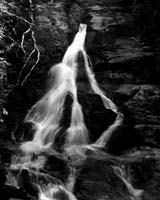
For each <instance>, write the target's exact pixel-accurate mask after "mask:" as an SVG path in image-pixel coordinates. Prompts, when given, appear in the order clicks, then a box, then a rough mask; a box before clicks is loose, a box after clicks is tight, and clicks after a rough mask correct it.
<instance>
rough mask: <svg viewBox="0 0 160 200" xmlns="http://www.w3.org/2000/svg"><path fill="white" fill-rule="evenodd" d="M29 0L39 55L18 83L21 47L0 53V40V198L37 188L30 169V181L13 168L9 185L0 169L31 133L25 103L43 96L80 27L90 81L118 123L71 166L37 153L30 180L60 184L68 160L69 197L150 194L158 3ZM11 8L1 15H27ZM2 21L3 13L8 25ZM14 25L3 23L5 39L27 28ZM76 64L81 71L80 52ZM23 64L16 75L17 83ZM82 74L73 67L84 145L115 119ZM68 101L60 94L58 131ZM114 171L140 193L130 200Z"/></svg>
mask: <svg viewBox="0 0 160 200" xmlns="http://www.w3.org/2000/svg"><path fill="white" fill-rule="evenodd" d="M5 2H10V1H5ZM13 2H14V1H13ZM33 2H34V20H35V26H34V32H35V37H36V41H37V46H38V48H39V51H40V54H41V56H40V61H39V63H38V65H37V66H36V67H35V69H34V70H33V72H32V73H31V75H30V76H29V78H28V80H27V81H26V82H25V84H24V85H23V87H22V86H20V85H16V83H17V78H18V74H19V72H20V69H21V68H22V66H23V64H24V60H25V58H24V56H23V53H22V52H21V50H18V51H17V49H16V47H14V46H13V47H10V48H11V49H10V50H9V49H6V46H7V45H11V43H12V42H11V41H10V40H9V39H5V40H2V41H1V40H0V125H1V127H0V193H1V194H2V195H4V200H7V199H10V200H11V199H30V200H37V199H38V192H39V191H38V189H37V187H35V186H34V181H35V180H36V177H34V175H32V177H30V175H28V172H27V171H25V170H24V171H23V172H22V173H21V187H20V188H16V187H14V186H11V185H6V184H5V182H6V175H7V170H8V169H9V165H10V163H11V160H12V156H13V155H16V154H18V148H19V145H20V144H21V143H22V142H24V141H28V140H31V139H32V138H33V132H34V130H33V128H32V123H29V122H28V123H26V122H24V118H25V116H26V114H27V112H28V110H29V109H30V108H31V106H32V105H34V103H35V102H37V101H38V100H39V99H40V98H41V97H42V96H43V95H44V93H45V92H46V90H47V87H48V85H51V84H52V83H47V79H48V71H49V69H50V68H51V67H52V66H53V65H54V64H57V63H58V62H60V61H61V59H62V57H63V55H64V53H65V51H66V49H67V47H68V46H69V45H70V43H71V41H72V39H73V37H74V35H75V33H76V32H77V30H78V27H79V24H80V23H85V24H87V26H88V27H87V38H86V45H85V46H86V50H87V53H88V54H89V56H90V59H91V62H92V68H93V71H94V72H95V78H96V80H97V81H98V83H99V85H100V88H101V89H103V91H104V92H105V94H106V96H107V97H109V98H110V99H111V100H113V102H114V103H115V104H116V105H117V106H118V108H119V110H120V111H121V112H122V113H123V114H124V122H123V126H120V127H119V128H118V130H116V131H115V132H114V133H113V134H112V136H111V138H110V140H109V141H108V146H106V147H105V148H103V149H98V148H97V150H96V151H95V152H94V153H93V152H92V150H89V149H88V150H87V151H86V158H85V159H83V158H78V157H77V158H75V160H76V159H77V160H76V162H75V163H73V160H72V158H67V159H66V158H64V157H61V156H60V155H56V156H55V155H52V154H48V153H46V155H45V153H43V154H44V155H42V158H43V157H45V158H46V165H45V167H44V169H43V170H42V169H40V175H39V176H40V177H39V180H40V182H44V183H45V181H46V180H43V175H42V174H45V176H46V177H47V181H48V180H49V181H48V182H50V183H52V184H55V183H56V184H57V183H58V185H61V186H64V185H65V184H66V185H67V181H68V180H67V178H68V176H69V175H70V169H71V168H73V166H74V167H75V169H76V178H75V185H74V189H73V193H74V194H75V196H76V197H77V199H78V200H90V199H92V200H130V199H134V200H140V199H142V200H153V199H155V200H156V199H157V200H158V199H160V192H159V180H160V165H159V164H160V162H159V160H160V150H159V148H160V136H159V134H160V103H159V102H160V86H159V83H160V82H159V76H160V67H159V66H160V59H159V49H160V42H159V41H160V36H159V33H158V28H157V27H159V20H158V19H159V15H160V14H159V11H158V10H156V8H158V5H156V4H155V3H154V2H151V1H149V0H147V1H139V0H137V1H132V0H101V1H100V0H73V1H72V0H71V1H67V0H66V1H65V0H56V1H49V0H41V1H38V0H35V1H33ZM147 3H148V4H147ZM8 6H9V5H8ZM15 6H16V9H15V10H14V9H13V10H12V8H10V7H9V9H11V10H10V11H12V12H15V13H16V14H18V15H22V16H23V17H24V18H26V19H27V20H28V14H27V10H23V6H25V5H23V3H22V5H21V6H19V4H18V3H17V2H16V1H15ZM26 7H27V5H26ZM0 15H1V16H2V14H0ZM11 19H12V18H11V17H10V20H8V18H7V20H8V21H10V22H11ZM2 22H3V21H2ZM3 23H4V22H3ZM16 23H17V24H16V26H15V28H16V29H17V30H14V31H13V30H12V28H11V27H9V25H8V24H7V23H4V24H5V26H6V27H9V28H8V30H10V32H11V35H10V36H12V35H13V38H15V39H16V40H17V41H18V42H20V40H21V36H22V33H23V31H25V30H26V29H27V27H28V25H24V24H22V23H21V22H19V21H16ZM11 26H12V25H11ZM16 31H17V32H16ZM13 33H14V34H13ZM24 46H25V48H26V49H27V52H29V51H30V50H31V49H32V46H33V44H32V42H31V40H30V38H29V35H27V37H26V40H25V42H24ZM1 49H2V50H1ZM3 50H5V51H6V53H5V52H3ZM17 52H18V56H17ZM1 57H2V58H3V59H7V63H9V64H6V63H5V62H3V63H2V62H1V61H4V60H3V59H1ZM33 60H34V58H33ZM32 62H33V61H32V60H31V61H30V63H29V64H28V67H29V66H31V65H32ZM79 62H81V64H80V65H81V66H82V67H83V65H84V61H83V60H82V59H81V56H80V58H79ZM28 69H29V68H28ZM28 69H26V71H24V72H23V74H22V76H21V80H23V78H24V77H25V75H26V73H27V72H28V71H27V70H28ZM84 72H85V70H83V69H82V70H81V71H80V72H78V73H79V74H78V78H77V85H78V100H79V102H80V104H81V105H82V110H83V113H84V121H85V123H86V126H87V128H88V129H89V132H90V137H91V141H92V142H94V141H95V140H96V139H97V138H98V137H99V136H100V135H101V133H102V132H103V131H104V130H106V128H108V127H109V126H110V125H111V124H112V123H113V122H114V120H115V117H116V115H115V113H114V112H112V111H111V110H110V109H108V110H106V109H104V106H103V103H102V101H101V99H100V97H99V96H98V95H96V94H93V92H92V91H91V89H90V87H89V83H88V80H87V79H86V77H85V74H84ZM6 77H7V78H6ZM71 104H72V98H70V96H69V97H68V99H67V100H66V102H65V110H64V118H63V119H62V122H61V123H62V124H63V126H64V130H66V128H68V126H69V121H70V119H69V117H70V115H71V110H70V105H71ZM62 132H63V130H62ZM63 143H64V138H63V137H62V138H61V140H60V141H59V138H58V142H57V144H58V145H62V144H63ZM114 167H119V168H118V169H117V168H114ZM114 169H117V171H118V170H119V171H118V172H119V174H121V175H123V172H124V174H125V175H124V177H125V179H126V180H127V181H128V182H129V183H130V184H131V185H132V187H133V188H134V189H137V190H143V192H142V194H141V196H140V197H135V196H133V194H132V193H131V192H130V191H129V190H128V188H127V186H126V184H125V183H124V182H123V179H121V178H120V177H119V176H118V175H117V174H118V173H117V174H116V173H115V171H114ZM117 171H116V172H117ZM15 174H16V172H15ZM48 177H49V178H48ZM31 178H33V180H34V181H33V182H32V181H31V180H30V179H31ZM47 181H46V182H47ZM35 182H36V181H35ZM48 182H47V183H48ZM140 193H141V191H140ZM60 194H61V195H60ZM60 194H58V193H57V197H55V198H57V199H63V200H64V199H66V200H68V196H67V195H66V191H65V190H61V192H60ZM42 200H43V199H42ZM47 200H48V199H47Z"/></svg>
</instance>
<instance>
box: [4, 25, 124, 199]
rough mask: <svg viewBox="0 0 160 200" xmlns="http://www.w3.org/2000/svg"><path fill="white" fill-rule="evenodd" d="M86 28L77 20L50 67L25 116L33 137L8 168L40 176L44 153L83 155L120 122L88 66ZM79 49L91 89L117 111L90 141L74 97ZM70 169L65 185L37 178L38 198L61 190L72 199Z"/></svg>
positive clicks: (101, 142)
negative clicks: (68, 107) (47, 82)
mask: <svg viewBox="0 0 160 200" xmlns="http://www.w3.org/2000/svg"><path fill="white" fill-rule="evenodd" d="M86 28H87V25H85V24H80V27H79V31H78V33H77V34H76V36H75V38H74V40H73V42H72V44H71V45H70V46H69V47H68V49H67V51H66V53H65V55H64V57H63V59H62V62H61V63H59V64H57V65H55V66H53V67H52V68H51V70H50V74H51V77H52V78H53V81H52V86H51V87H50V89H49V91H48V92H47V93H46V94H45V95H44V96H43V97H42V99H40V100H39V101H38V102H37V103H36V104H35V105H34V106H33V107H32V108H31V109H30V111H29V112H28V114H27V116H26V118H25V121H26V122H31V123H32V124H33V127H34V130H35V133H34V135H33V139H32V140H31V141H27V142H24V143H22V144H21V146H20V150H21V153H20V154H19V156H14V159H13V162H12V164H11V167H10V168H11V170H20V171H22V170H23V169H25V170H27V171H28V173H31V174H36V176H37V177H38V176H42V175H43V173H42V172H40V170H41V169H43V167H44V165H45V162H46V159H45V156H44V154H45V153H46V154H47V153H50V154H53V155H55V156H61V157H63V158H64V157H66V158H67V157H72V159H74V156H75V155H76V156H77V157H78V156H81V155H84V154H85V150H86V149H87V148H88V149H91V150H95V148H96V147H104V146H105V145H106V143H107V141H108V139H109V137H110V136H111V134H112V132H113V131H114V130H115V129H116V128H117V127H118V126H119V125H120V124H121V123H122V119H123V116H122V114H121V113H118V112H117V108H116V105H115V104H114V103H113V102H112V101H111V100H110V99H109V98H107V97H106V96H105V94H104V92H103V91H102V90H101V89H100V87H99V86H98V83H97V81H96V79H95V77H94V73H93V71H92V70H91V68H90V67H91V66H90V62H89V59H88V56H87V53H86V51H85V48H84V43H85V38H86ZM79 53H81V54H82V56H83V59H84V65H85V69H86V73H87V76H88V79H89V83H90V85H91V88H92V90H93V92H94V93H95V94H97V95H99V96H100V97H101V99H102V102H103V104H104V107H105V108H106V109H111V110H112V111H113V112H115V113H116V114H117V118H116V120H115V122H114V123H113V125H111V126H110V127H109V128H108V129H107V130H106V131H104V133H102V135H101V136H100V137H99V138H98V139H97V141H95V143H94V144H90V141H89V131H88V130H87V127H86V125H85V122H84V116H83V112H82V107H81V105H80V103H79V102H78V98H77V84H76V78H77V71H78V55H79ZM68 94H70V95H71V96H72V99H73V103H72V111H71V121H70V125H69V127H68V128H67V130H66V131H65V136H66V138H65V141H64V144H63V147H62V149H63V151H60V152H57V151H58V150H57V149H55V143H56V142H55V141H56V137H57V136H58V135H59V133H60V131H61V118H62V115H63V110H64V103H65V99H66V96H67V95H68ZM90 134H92V133H90ZM73 155H74V156H73ZM71 172H72V173H70V175H69V177H68V181H67V183H66V185H65V184H64V185H63V184H59V183H57V184H55V183H54V184H52V183H50V179H48V178H47V177H46V179H47V180H49V184H48V185H47V186H43V184H39V183H38V182H36V185H37V187H38V188H39V200H51V199H58V193H64V195H67V196H68V198H69V199H70V200H75V199H76V197H75V196H74V195H73V194H72V192H73V190H74V189H73V188H74V182H75V178H76V177H75V173H74V168H73V166H72V170H71ZM15 179H16V178H13V175H12V177H11V174H10V172H9V174H8V181H7V183H6V184H12V183H13V180H14V182H16V181H15ZM11 182H12V183H11ZM13 184H14V183H13ZM16 187H18V181H17V182H16Z"/></svg>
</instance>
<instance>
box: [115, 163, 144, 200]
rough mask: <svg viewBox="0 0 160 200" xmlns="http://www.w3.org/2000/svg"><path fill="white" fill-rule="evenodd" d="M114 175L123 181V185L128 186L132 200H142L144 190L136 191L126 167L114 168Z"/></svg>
mask: <svg viewBox="0 0 160 200" xmlns="http://www.w3.org/2000/svg"><path fill="white" fill-rule="evenodd" d="M113 170H114V173H115V174H116V175H117V176H118V177H119V178H120V179H121V180H122V181H123V183H124V184H125V185H126V187H127V189H128V192H129V194H130V196H131V200H141V196H142V193H143V190H139V189H135V188H134V187H133V186H132V185H131V183H130V180H129V177H128V176H127V174H126V172H125V169H124V167H119V166H113Z"/></svg>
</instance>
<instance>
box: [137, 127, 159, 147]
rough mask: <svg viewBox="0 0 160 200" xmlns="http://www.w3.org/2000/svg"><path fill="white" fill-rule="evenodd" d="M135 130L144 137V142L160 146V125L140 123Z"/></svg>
mask: <svg viewBox="0 0 160 200" xmlns="http://www.w3.org/2000/svg"><path fill="white" fill-rule="evenodd" d="M135 131H136V132H137V133H138V134H139V135H141V136H142V137H143V138H144V143H145V144H146V145H149V146H156V147H158V148H160V145H159V144H160V134H159V133H160V125H153V124H152V125H151V124H149V125H148V124H138V125H136V126H135Z"/></svg>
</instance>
